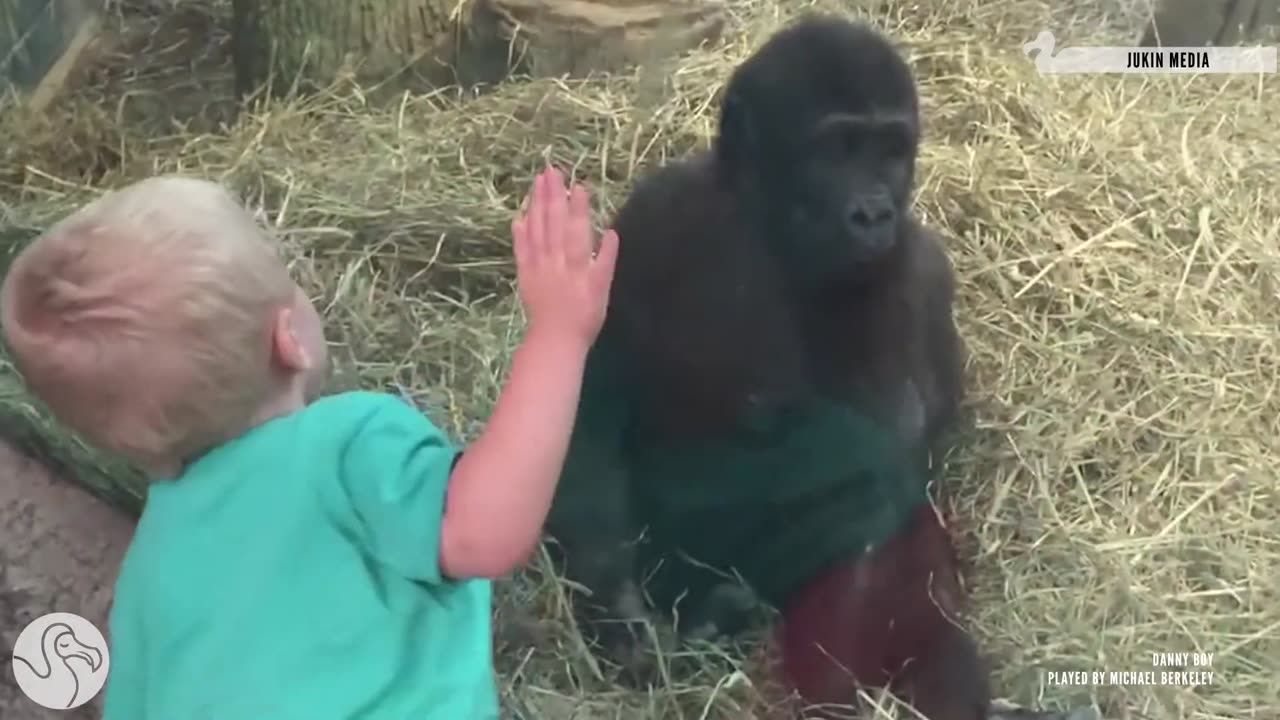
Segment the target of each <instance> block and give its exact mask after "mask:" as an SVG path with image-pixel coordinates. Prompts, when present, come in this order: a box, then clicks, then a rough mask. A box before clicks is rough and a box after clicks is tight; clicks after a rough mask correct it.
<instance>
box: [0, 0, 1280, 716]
mask: <svg viewBox="0 0 1280 720" xmlns="http://www.w3.org/2000/svg"><path fill="white" fill-rule="evenodd" d="M798 5H799V3H797V5H796V6H792V5H791V4H790V3H789V2H788V3H783V2H782V0H776V1H775V0H760V2H759V3H757V4H754V5H748V4H747V3H746V1H745V0H744V2H742V3H740V4H739V5H738V6H736V7H737V9H738V10H739V11H740V13H741V17H740V22H741V23H742V32H741V33H730V34H729V37H733V38H735V39H734V40H733V44H732V45H730V46H727V47H721V48H717V49H714V50H711V51H707V52H703V53H699V54H695V55H693V56H691V57H688V58H685V59H684V60H682V61H680V62H679V63H678V65H675V66H671V67H659V68H648V69H646V70H643V71H640V72H638V73H636V74H635V75H634V76H628V77H612V78H596V79H591V80H588V81H584V82H580V83H574V84H564V83H558V82H554V81H549V80H546V81H534V82H524V83H513V84H511V85H510V86H507V87H505V88H502V89H500V90H499V91H498V92H496V93H494V94H491V95H487V96H483V97H480V98H475V99H469V100H466V101H465V102H462V101H458V100H457V99H455V98H446V97H420V98H404V99H403V100H402V101H401V102H399V103H396V104H394V105H393V106H391V107H389V108H377V107H373V106H371V105H368V104H366V103H364V102H363V101H362V99H361V95H360V94H359V93H358V92H356V91H354V90H352V89H350V88H338V89H335V91H334V92H333V93H332V94H331V95H328V96H326V97H323V98H318V99H312V100H307V101H301V102H290V103H280V104H276V105H273V106H271V107H268V108H265V109H263V110H262V111H261V112H259V113H257V114H255V115H253V116H251V117H245V118H242V119H241V121H240V122H239V124H238V125H236V126H235V127H234V128H233V129H232V130H231V131H230V132H229V133H226V134H218V135H214V134H205V135H196V134H190V133H183V132H177V133H175V132H168V133H160V132H156V131H154V129H151V128H147V129H145V130H143V129H141V128H142V126H136V127H134V126H123V125H121V124H120V123H119V122H117V121H116V120H117V118H118V117H121V115H119V114H118V113H117V110H118V107H119V106H116V105H110V104H108V105H106V106H101V105H99V106H98V109H97V110H94V109H93V108H92V107H89V106H88V105H85V104H81V105H78V106H76V107H74V108H70V109H68V112H67V114H66V115H65V116H64V117H62V118H60V119H58V120H56V121H54V122H53V123H52V125H40V126H37V125H33V124H30V123H27V122H26V121H23V120H20V119H17V118H14V117H10V118H9V119H8V120H6V121H4V122H6V123H8V127H5V128H0V131H9V132H12V133H14V134H8V132H6V133H5V135H4V136H5V137H6V138H23V139H24V141H23V142H10V143H6V146H5V147H0V211H2V212H3V213H4V216H3V220H4V223H5V227H6V228H7V230H6V231H5V232H4V233H3V234H2V235H0V240H4V239H8V240H9V241H13V240H14V239H15V238H18V237H19V236H22V235H25V234H27V233H26V232H25V231H22V230H21V228H39V227H42V226H44V225H46V224H47V223H49V222H50V221H52V220H53V219H55V218H56V217H58V216H59V215H60V214H62V213H65V212H67V211H69V210H70V209H72V208H73V207H75V206H76V205H78V204H80V203H82V202H84V201H85V200H87V199H89V198H90V197H92V196H94V194H95V193H97V192H98V191H99V190H100V189H101V188H103V187H108V186H113V185H118V184H120V183H123V182H125V181H128V180H132V179H135V178H139V177H142V176H145V175H147V174H150V173H153V172H168V171H183V172H191V173H198V174H200V175H203V176H206V177H211V178H216V179H220V180H223V181H225V182H227V183H229V184H230V185H232V186H233V187H235V188H236V189H238V190H239V191H240V192H241V193H242V194H243V195H244V197H246V198H247V199H248V200H249V201H250V202H252V203H254V204H255V205H256V206H259V207H262V208H263V213H264V216H265V218H266V219H267V220H268V221H269V222H271V223H273V224H274V225H276V226H277V227H278V228H279V230H280V233H281V235H282V237H283V238H284V240H285V242H286V243H287V244H288V246H289V247H290V248H291V250H292V251H293V252H294V253H295V260H294V269H295V271H296V272H297V273H298V275H299V277H301V278H302V279H303V280H304V281H305V282H306V283H307V285H308V287H310V288H311V289H312V290H313V291H314V293H315V294H316V296H317V297H319V298H320V303H319V304H320V306H321V307H322V309H323V310H324V311H325V313H326V315H327V317H328V319H329V321H330V324H331V325H330V327H331V331H332V334H333V337H334V339H335V340H338V341H340V342H341V343H342V347H343V349H342V350H341V351H340V352H339V353H338V355H339V356H340V357H345V358H347V359H348V362H347V363H346V367H347V369H348V371H349V374H348V375H347V379H348V380H349V381H351V382H355V381H358V382H361V383H363V384H364V385H366V386H368V387H378V386H384V385H386V384H388V383H390V382H392V381H395V382H399V383H401V384H403V385H405V386H408V387H410V388H413V389H414V391H415V392H416V393H417V394H418V399H419V400H420V401H421V402H422V403H424V404H426V405H428V406H430V407H431V408H433V409H434V412H435V417H436V419H437V420H439V421H440V422H442V423H444V424H445V425H447V426H448V427H450V428H452V429H453V430H454V431H455V432H457V433H458V434H459V435H460V436H462V437H467V436H469V435H471V434H472V433H474V431H475V430H476V428H477V422H478V421H479V420H480V419H482V418H484V416H485V413H486V410H487V409H488V408H489V407H490V405H491V403H492V402H493V400H494V397H495V396H496V393H497V392H498V389H499V383H500V380H501V378H502V374H503V371H504V363H505V360H506V358H507V356H508V352H509V350H510V348H511V346H512V344H513V343H514V342H515V341H516V340H517V339H518V337H519V333H520V328H521V317H520V314H519V311H518V308H517V306H516V305H515V303H514V300H513V297H512V293H511V288H510V277H511V266H510V263H509V261H508V246H507V230H508V224H509V221H510V218H511V215H512V212H513V210H514V208H515V207H516V205H517V204H518V202H519V200H520V197H521V195H522V194H523V192H524V190H525V186H526V183H527V182H528V180H529V179H530V178H531V177H532V175H533V173H534V171H535V170H536V169H538V168H539V167H540V166H541V165H542V163H543V162H544V160H545V159H546V158H551V159H553V160H554V161H555V162H557V163H561V164H562V165H564V166H569V167H572V168H573V170H574V172H575V173H576V174H578V175H580V176H584V177H586V178H589V179H590V180H591V181H592V183H593V184H594V185H595V186H596V187H597V188H598V194H599V195H600V197H601V200H602V203H603V205H604V207H602V208H601V209H602V212H606V211H607V210H608V207H609V206H610V205H611V204H615V203H617V202H618V201H619V200H620V198H622V197H623V194H624V193H625V190H626V188H627V185H628V183H629V181H630V178H631V177H632V176H633V174H634V173H635V172H636V171H637V170H638V169H639V168H642V167H644V166H650V165H652V164H654V163H657V162H659V161H661V160H662V159H663V158H665V157H671V156H678V155H680V154H682V153H684V152H686V151H688V150H689V149H691V148H694V147H696V146H698V145H700V144H703V143H705V142H706V140H707V138H708V137H709V133H710V131H711V128H712V126H713V117H714V108H715V104H714V99H715V94H716V90H717V88H718V86H719V84H720V83H721V82H722V81H723V79H724V78H725V77H726V75H727V72H728V69H729V68H730V66H731V65H732V64H733V63H735V62H736V61H738V60H739V59H740V58H742V57H743V56H744V55H745V54H746V53H747V52H748V51H749V49H750V48H751V47H753V46H754V45H755V44H756V43H757V42H758V41H759V40H760V39H761V38H762V37H763V35H764V34H766V33H767V32H768V31H769V30H770V29H772V28H773V27H776V25H777V24H778V23H779V22H781V21H782V19H783V10H782V8H783V7H786V8H788V9H787V12H792V11H793V10H798V9H800V8H799V7H798ZM873 5H877V6H878V8H877V10H876V13H875V16H874V17H875V20H876V21H877V22H879V23H881V24H882V25H884V26H885V27H887V28H888V29H889V31H890V32H892V33H893V34H894V35H895V36H896V37H897V38H899V40H900V41H901V43H902V44H903V46H904V47H905V48H906V49H907V51H908V52H909V53H910V54H911V55H912V57H913V59H914V62H915V66H916V68H917V72H918V75H919V77H920V82H921V92H922V96H923V101H924V105H925V112H926V116H927V128H926V131H927V140H926V142H927V145H926V147H925V148H924V151H923V156H922V159H921V170H920V185H921V188H920V200H919V208H920V212H921V213H922V214H923V216H924V218H925V220H926V221H927V222H928V223H930V224H932V225H934V226H935V227H938V228H940V229H942V230H944V231H945V232H946V233H948V234H949V235H950V236H951V237H952V238H953V240H952V243H951V245H950V248H951V252H952V255H953V257H954V259H955V262H956V266H957V270H958V272H959V275H960V288H961V289H960V297H959V311H958V313H959V322H960V325H961V328H962V332H963V333H964V335H965V336H966V338H967V340H968V343H969V347H970V350H971V353H972V359H971V365H970V377H971V381H972V388H973V403H974V407H975V410H976V413H977V417H978V429H977V432H976V433H974V437H973V439H972V441H971V442H970V443H969V444H967V445H966V446H964V447H962V448H960V449H959V450H958V451H957V452H956V453H955V455H954V457H953V458H952V460H951V462H950V464H949V467H948V470H947V474H948V476H949V478H950V481H951V482H953V483H955V484H956V486H957V487H959V488H960V490H959V491H958V493H959V497H960V500H959V503H960V505H959V507H957V508H956V511H957V514H958V515H959V517H960V518H962V519H963V520H964V521H965V522H966V523H967V525H966V526H965V527H964V528H962V530H963V531H965V532H966V533H967V537H968V538H969V540H968V544H967V546H966V547H965V552H966V554H967V556H968V557H969V558H972V563H973V573H972V576H971V583H970V584H971V586H972V588H973V591H974V595H975V622H976V624H977V627H978V628H979V632H980V634H981V636H982V637H983V638H984V640H985V642H986V645H987V647H988V649H989V650H990V651H991V652H992V653H993V655H994V656H995V659H996V663H997V666H998V670H997V683H998V687H999V690H1000V692H1001V693H1002V694H1003V695H1004V696H1005V697H1008V698H1010V699H1013V700H1016V701H1020V702H1023V703H1045V704H1049V705H1062V706H1066V705H1068V704H1074V703H1077V702H1081V701H1084V700H1086V699H1087V698H1088V697H1089V696H1090V692H1091V691H1090V689H1089V688H1080V687H1064V686H1060V685H1053V684H1050V683H1049V682H1048V678H1047V676H1046V671H1049V670H1086V671H1093V670H1103V671H1110V670H1116V671H1124V670H1156V671H1160V670H1161V668H1153V667H1152V659H1151V653H1152V652H1175V651H1200V652H1206V653H1213V659H1212V666H1211V667H1209V668H1192V669H1208V670H1212V671H1213V672H1214V675H1213V680H1212V683H1211V684H1209V685H1207V686H1204V687H1199V688H1185V687H1146V686H1114V685H1106V684H1104V685H1102V686H1099V687H1097V688H1096V690H1094V691H1093V693H1094V696H1095V697H1096V698H1097V699H1098V701H1099V703H1100V704H1101V706H1102V708H1103V710H1104V711H1105V712H1106V713H1107V715H1106V716H1107V717H1108V718H1130V717H1132V718H1155V719H1159V720H1166V719H1167V720H1182V719H1192V718H1197V719H1204V720H1208V719H1209V718H1214V719H1217V718H1244V717H1258V718H1267V717H1273V718H1274V717H1280V543H1277V541H1276V540H1275V531H1276V529H1277V528H1278V527H1280V523H1278V522H1277V518H1278V517H1280V487H1278V486H1277V476H1276V473H1277V469H1278V468H1280V457H1278V456H1280V453H1278V451H1280V441H1278V440H1277V438H1278V437H1280V395H1278V394H1277V383H1278V378H1280V360H1277V358H1278V357H1280V347H1278V345H1280V343H1277V334H1278V333H1280V303H1278V301H1280V291H1278V290H1277V288H1278V287H1280V219H1277V217H1276V213H1275V212H1274V209H1275V207H1276V200H1275V178H1276V177H1277V173H1278V172H1280V142H1278V141H1280V101H1277V100H1276V99H1275V96H1274V95H1272V93H1275V92H1276V91H1277V89H1278V88H1277V81H1276V80H1275V79H1274V78H1273V77H1266V78H1263V79H1259V78H1256V77H1228V76H1204V77H1178V76H1169V77H1148V78H1145V79H1144V78H1140V77H1128V78H1126V77H1120V76H1110V77H1106V76H1100V77H1064V78H1054V77H1041V76H1038V75H1037V74H1036V73H1035V70H1034V67H1033V65H1032V63H1031V62H1029V61H1028V60H1027V59H1026V58H1024V57H1023V56H1022V55H1021V53H1020V51H1019V48H1020V46H1021V44H1022V43H1023V42H1027V41H1028V40H1030V39H1031V38H1032V37H1033V36H1034V34H1035V31H1037V30H1039V29H1041V28H1042V27H1043V22H1044V20H1045V18H1046V17H1048V9H1047V8H1046V7H1045V6H1044V4H1042V3H1039V2H1032V1H1031V0H1008V1H1007V2H1002V3H983V2H978V0H968V1H967V2H966V1H965V0H956V1H955V2H937V3H908V2H882V3H873ZM94 168H96V169H94ZM87 169H92V172H94V173H96V174H95V175H94V176H86V175H85V174H84V173H85V172H86V170H87ZM14 228H19V230H14ZM623 241H624V242H625V238H624V239H623ZM0 383H2V384H0V407H3V409H4V412H5V414H6V416H7V417H8V418H9V420H10V421H13V420H14V418H20V419H21V421H22V427H24V428H28V429H31V428H35V429H36V430H37V435H38V436H39V437H40V438H42V439H43V441H44V442H45V443H46V445H47V448H46V449H47V450H48V451H50V452H52V453H54V454H55V455H56V456H58V457H60V458H62V459H64V460H70V461H71V462H72V463H74V464H75V466H76V467H77V469H78V470H79V471H80V475H81V477H82V478H83V479H84V481H85V482H87V483H90V484H92V483H94V482H95V481H96V482H100V483H101V482H102V481H103V479H104V478H105V479H106V480H107V481H108V482H107V484H108V485H110V486H112V487H121V486H122V485H123V486H127V485H128V482H129V480H128V476H127V474H121V473H122V472H123V471H122V469H121V468H119V467H117V466H103V465H102V462H103V461H102V459H101V458H98V457H97V456H95V455H92V454H89V453H85V452H83V450H82V449H77V448H76V446H75V445H74V444H71V443H70V442H69V440H68V439H67V438H65V437H64V436H62V435H61V434H59V433H58V432H57V431H56V430H54V429H51V428H50V427H49V426H48V425H47V424H43V420H41V419H40V416H39V415H38V412H37V411H36V410H35V409H33V408H31V407H30V406H29V405H28V403H27V401H26V400H25V399H24V397H23V396H22V395H21V391H20V389H19V388H18V387H17V385H16V381H15V380H14V378H13V376H12V373H11V372H8V373H6V374H5V375H4V376H3V377H2V378H0ZM101 467H106V473H107V474H106V475H103V474H99V473H95V472H93V469H94V468H101ZM543 577H544V576H543V575H542V574H541V573H540V572H538V571H537V570H536V569H535V570H534V571H531V572H530V573H528V575H527V576H526V577H524V578H522V579H521V581H520V582H517V583H514V584H510V585H508V586H506V587H505V588H504V589H505V591H506V596H507V597H506V601H505V602H504V605H503V607H502V611H503V612H502V613H501V614H502V618H501V619H500V620H501V622H502V624H503V625H504V627H514V626H513V625H511V624H510V623H508V622H507V618H509V617H510V616H516V617H519V616H521V615H533V614H536V615H541V616H543V617H550V618H553V622H555V623H558V624H556V625H554V626H553V625H548V626H546V627H544V628H542V629H540V630H538V631H537V632H538V638H537V644H536V646H534V647H523V648H518V649H510V648H509V649H508V650H506V651H504V652H503V653H502V658H501V666H502V669H503V672H504V679H505V680H506V681H507V682H508V685H507V687H506V690H508V692H509V694H510V696H511V698H512V701H513V703H524V704H525V705H524V707H531V708H539V710H534V711H531V712H530V714H531V715H532V716H534V717H537V716H539V715H540V714H541V715H545V716H546V717H555V718H560V717H563V718H570V717H575V718H596V717H600V718H604V717H653V718H667V717H670V718H677V717H688V718H704V717H705V718H733V719H735V720H744V719H746V718H751V717H757V716H758V715H757V711H756V710H753V709H752V707H754V706H753V703H755V702H756V701H755V699H754V698H755V695H756V693H755V691H754V690H753V689H752V688H751V686H750V683H747V682H743V681H742V680H743V678H742V677H741V676H738V675H731V674H726V673H725V672H722V670H721V669H720V668H718V667H717V668H715V669H712V670H708V671H707V672H706V673H704V674H703V675H701V676H699V677H695V678H689V677H678V678H673V679H672V681H671V685H670V687H668V688H664V689H662V690H660V691H655V692H654V693H651V694H647V695H646V694H638V693H627V692H625V691H622V690H620V689H618V688H615V687H611V686H609V685H608V684H607V683H602V682H600V681H598V680H597V679H595V678H594V677H593V674H592V672H591V667H590V663H589V662H588V661H587V659H586V658H585V657H584V655H583V653H582V651H581V647H580V640H579V639H578V638H577V637H576V636H575V635H574V634H573V633H572V632H570V631H569V630H567V629H565V628H564V626H563V610H562V607H561V603H560V600H559V596H558V594H557V593H556V591H555V589H554V587H555V586H554V584H553V583H549V582H543ZM516 625H518V623H516ZM504 632H505V631H504ZM747 670H748V671H749V670H750V668H747ZM593 703H594V704H593ZM579 706H582V707H587V706H590V707H594V708H595V709H594V710H590V709H588V710H581V711H580V713H581V714H574V712H573V711H572V710H571V708H575V707H579ZM619 706H621V709H619Z"/></svg>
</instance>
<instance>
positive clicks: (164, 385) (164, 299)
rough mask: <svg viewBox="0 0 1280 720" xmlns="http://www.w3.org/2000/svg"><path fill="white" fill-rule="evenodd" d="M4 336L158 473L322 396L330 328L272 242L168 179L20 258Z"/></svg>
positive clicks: (209, 191)
mask: <svg viewBox="0 0 1280 720" xmlns="http://www.w3.org/2000/svg"><path fill="white" fill-rule="evenodd" d="M0 326H2V327H3V330H4V335H5V338H6V340H7V341H8V344H9V347H10V350H11V352H12V355H13V358H14V362H15V364H16V365H17V366H18V369H19V370H20V371H21V372H22V374H23V376H24V378H25V379H26V382H27V385H28V387H29V388H30V389H31V392H32V393H33V394H35V395H36V396H37V397H39V398H40V399H41V400H42V401H43V402H44V403H45V404H46V405H48V406H49V408H50V410H51V411H52V412H53V413H54V415H55V416H56V417H57V418H58V419H59V420H60V421H62V422H63V423H65V424H66V425H67V426H69V427H71V428H72V429H74V430H75V431H77V432H79V433H80V434H81V435H83V436H84V438H85V439H86V440H88V441H89V442H91V443H94V444H96V445H98V446H99V447H102V448H104V449H107V450H111V451H114V452H117V453H120V454H121V455H123V456H124V457H127V458H129V459H130V460H132V461H134V462H136V463H138V464H139V465H141V466H142V467H144V468H146V469H147V470H149V471H150V472H152V473H153V474H155V475H159V476H162V477H163V476H172V475H174V474H176V473H177V472H179V471H180V470H181V468H182V466H183V465H185V464H186V463H187V462H190V461H191V460H194V459H195V458H196V457H198V456H199V455H201V454H203V453H204V452H205V451H207V450H209V449H211V448H212V447H214V446H216V445H218V444H221V443H223V442H226V441H228V440H231V439H233V438H235V437H237V436H239V435H241V434H243V433H244V432H245V431H247V430H249V429H250V428H252V427H254V426H255V425H258V424H260V423H262V422H265V421H266V420H269V419H271V418H273V417H276V416H279V415H284V414H287V413H289V412H291V411H293V410H295V409H297V408H300V407H302V406H303V405H305V404H306V403H307V402H309V401H310V400H312V399H314V398H315V397H316V395H318V394H319V391H320V389H321V388H322V386H323V384H324V381H325V380H326V378H327V375H328V367H329V360H328V354H327V351H326V348H325V342H324V336H323V331H322V327H321V322H320V318H319V316H318V315H317V313H316V310H315V308H314V307H313V306H312V304H311V302H310V300H308V299H307V297H306V296H305V294H304V293H303V292H302V290H301V289H300V288H299V287H298V286H297V284H295V283H294V282H293V280H292V279H291V278H290V277H289V273H288V271H287V269H286V268H285V266H284V264H283V263H282V262H281V261H280V259H279V258H278V257H277V255H276V253H275V251H274V248H273V245H272V241H271V239H270V237H269V236H268V235H267V234H266V233H265V232H264V231H263V229H262V228H261V227H259V226H258V224H257V223H256V222H255V221H254V218H253V217H252V216H250V215H249V214H248V213H247V212H246V211H245V209H244V208H243V207H241V205H240V204H239V203H238V202H237V201H236V200H235V199H234V198H233V197H232V196H231V195H230V194H229V193H227V192H226V191H225V190H223V189H222V188H221V187H219V186H218V185H215V184H213V183H209V182H204V181H200V180H193V179H186V178H179V177H158V178H152V179H150V180H144V181H142V182H139V183H136V184H134V185H130V186H128V187H126V188H124V189H122V190H119V191H117V192H114V193H111V194H109V195H106V196H104V197H102V198H101V199H99V200H97V201H96V202H94V203H92V204H90V205H88V206H86V207H84V208H83V209H81V210H80V211H79V212H76V213H75V214H73V215H71V216H70V217H68V218H66V219H65V220H63V221H62V222H60V223H58V224H57V225H56V226H55V227H54V228H52V229H51V230H49V231H48V232H47V233H46V234H44V235H43V236H42V237H40V238H39V239H37V240H36V241H35V242H33V243H32V244H31V245H30V246H28V247H27V248H26V249H25V250H23V252H22V253H20V254H19V255H18V257H17V258H15V260H14V262H13V264H12V266H11V267H10V269H9V272H8V274H7V276H6V277H5V278H4V283H3V286H0Z"/></svg>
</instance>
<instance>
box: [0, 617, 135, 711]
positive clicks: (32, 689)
mask: <svg viewBox="0 0 1280 720" xmlns="http://www.w3.org/2000/svg"><path fill="white" fill-rule="evenodd" d="M110 665H111V658H110V657H109V656H108V653H107V639H106V638H104V637H103V636H102V632H101V631H99V630H98V628H96V627H94V625H93V623H91V622H89V621H88V620H85V619H84V618H82V617H80V616H79V615H75V614H73V613H62V612H56V613H49V614H48V615H44V616H41V617H38V618H36V619H35V620H33V621H32V622H31V624H30V625H28V626H26V627H25V628H23V630H22V633H21V634H20V635H18V642H17V644H15V645H14V646H13V675H14V677H15V678H16V679H17V681H18V687H19V688H21V689H22V692H23V693H24V694H25V695H26V696H27V697H29V698H31V699H32V700H34V701H35V702H36V703H37V704H39V705H41V706H43V707H46V708H49V709H51V710H70V709H72V708H78V707H80V706H81V705H84V704H85V703H87V702H89V701H90V700H92V699H93V697H94V696H95V695H97V694H98V693H99V692H101V691H102V686H103V685H105V684H106V683H107V669H108V667H109V666H110Z"/></svg>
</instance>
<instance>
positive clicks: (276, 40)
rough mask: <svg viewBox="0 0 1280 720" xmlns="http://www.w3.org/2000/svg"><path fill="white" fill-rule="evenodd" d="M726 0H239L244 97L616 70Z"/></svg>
mask: <svg viewBox="0 0 1280 720" xmlns="http://www.w3.org/2000/svg"><path fill="white" fill-rule="evenodd" d="M720 2H721V0H461V2H459V0H363V1H362V2H359V3H352V2H347V1H346V0H233V3H232V8H233V16H234V17H233V26H232V35H233V51H232V52H233V56H234V59H235V67H236V81H237V82H236V84H237V90H238V92H239V93H240V94H241V95H244V94H247V93H250V92H253V91H255V90H257V89H259V88H261V87H263V86H264V85H265V84H268V82H269V85H270V87H271V89H272V91H273V93H274V94H287V93H289V92H291V91H293V90H295V89H298V90H305V89H309V88H315V87H323V86H325V85H327V84H329V83H332V82H333V81H334V80H336V79H338V78H340V77H343V76H347V77H351V78H353V79H355V80H356V81H357V82H359V83H360V84H361V85H363V86H366V87H367V86H370V85H382V86H384V87H386V86H390V87H394V88H396V89H399V88H402V87H414V88H425V87H432V86H439V85H441V84H446V83H456V84H459V85H464V86H468V85H474V84H477V83H495V82H499V81H501V80H502V79H503V78H505V77H506V76H507V75H508V74H509V73H510V72H511V71H512V70H514V69H517V67H520V66H523V67H521V69H524V70H528V71H530V72H533V73H538V74H548V73H549V74H556V75H559V74H565V73H569V74H580V73H584V72H586V71H589V70H593V69H595V70H616V69H619V68H620V67H622V66H624V65H627V64H630V63H635V62H643V61H645V60H647V59H651V58H653V57H654V56H655V55H665V54H668V53H670V52H673V51H679V50H683V49H686V48H688V47H691V46H693V45H696V44H697V43H698V42H700V41H702V40H705V39H708V38H710V37H713V36H714V35H716V34H717V33H718V32H719V30H720V28H721V27H722V25H723V20H724V17H725V16H724V11H723V7H722V5H721V4H720Z"/></svg>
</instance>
